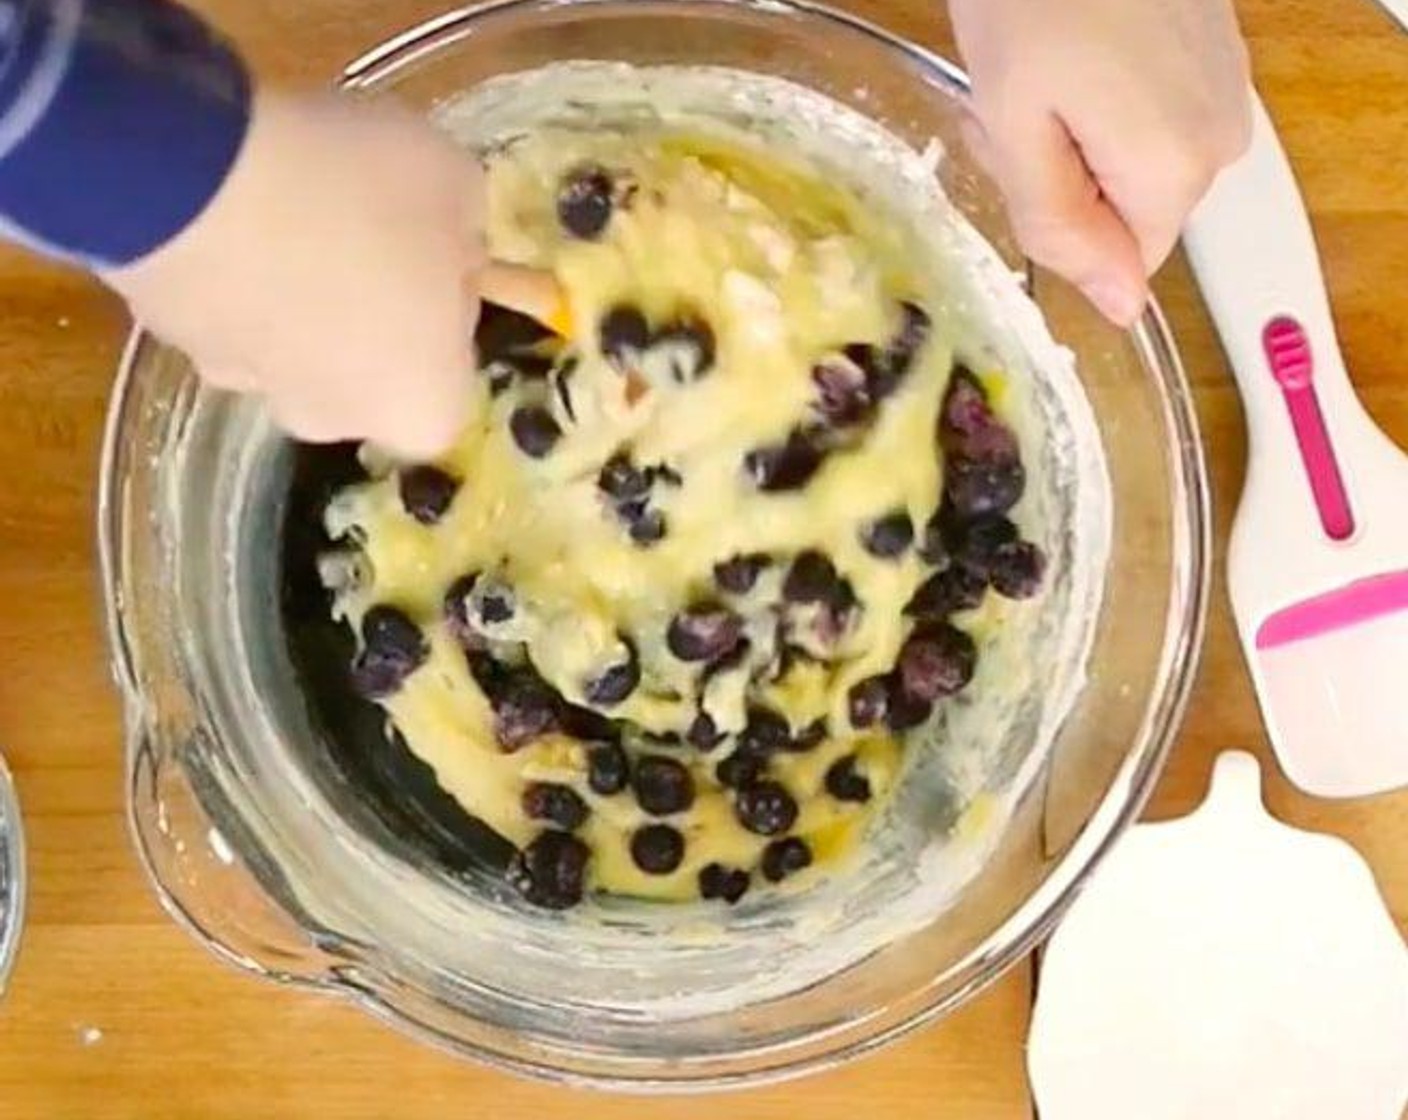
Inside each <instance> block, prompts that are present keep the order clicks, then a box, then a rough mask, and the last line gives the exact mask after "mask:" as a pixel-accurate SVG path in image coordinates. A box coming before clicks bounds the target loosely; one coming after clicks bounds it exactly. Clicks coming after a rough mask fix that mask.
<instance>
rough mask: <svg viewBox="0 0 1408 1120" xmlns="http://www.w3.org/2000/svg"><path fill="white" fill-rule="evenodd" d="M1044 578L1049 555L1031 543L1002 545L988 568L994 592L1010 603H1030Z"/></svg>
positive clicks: (1012, 542) (1013, 542)
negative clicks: (1020, 601)
mask: <svg viewBox="0 0 1408 1120" xmlns="http://www.w3.org/2000/svg"><path fill="white" fill-rule="evenodd" d="M1045 574H1046V554H1045V553H1043V552H1042V551H1041V549H1040V548H1038V547H1037V546H1036V545H1034V544H1032V543H1031V541H1010V542H1008V543H1006V544H1003V545H1000V546H999V547H998V549H997V551H996V553H995V554H994V555H993V558H992V563H991V564H990V565H989V568H988V578H989V579H991V580H992V587H993V590H994V591H996V592H997V593H998V594H999V595H1002V596H1003V597H1005V598H1008V599H1030V598H1031V597H1032V596H1033V595H1035V594H1036V593H1037V592H1038V591H1040V590H1041V581H1042V577H1043V576H1044V575H1045Z"/></svg>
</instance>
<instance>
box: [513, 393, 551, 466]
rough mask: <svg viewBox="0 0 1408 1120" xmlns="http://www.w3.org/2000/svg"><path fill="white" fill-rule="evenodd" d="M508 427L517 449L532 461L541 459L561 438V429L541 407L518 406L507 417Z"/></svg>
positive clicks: (549, 413)
mask: <svg viewBox="0 0 1408 1120" xmlns="http://www.w3.org/2000/svg"><path fill="white" fill-rule="evenodd" d="M508 426H509V431H510V432H512V433H513V442H514V443H516V444H517V445H518V449H519V450H520V451H522V452H523V454H525V455H527V456H528V457H529V458H532V459H541V458H543V457H544V456H545V455H547V454H548V453H549V452H550V451H551V450H552V449H553V448H554V447H556V446H557V441H558V440H559V439H561V438H562V429H561V428H560V427H559V426H558V423H557V421H556V420H554V419H553V416H552V413H551V412H549V411H548V410H547V409H546V408H543V407H542V405H536V404H524V405H519V406H518V407H517V408H515V409H514V410H513V415H512V416H510V417H509V420H508Z"/></svg>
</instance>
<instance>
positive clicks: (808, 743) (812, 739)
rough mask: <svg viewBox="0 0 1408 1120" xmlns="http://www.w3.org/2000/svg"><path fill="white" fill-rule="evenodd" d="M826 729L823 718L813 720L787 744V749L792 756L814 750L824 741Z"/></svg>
mask: <svg viewBox="0 0 1408 1120" xmlns="http://www.w3.org/2000/svg"><path fill="white" fill-rule="evenodd" d="M826 733H827V727H826V720H825V718H824V717H823V718H821V719H814V720H812V722H811V723H809V724H807V726H806V727H804V728H802V730H801V731H799V732H797V734H796V735H794V736H792V738H791V739H789V740H788V742H787V749H788V750H789V751H792V752H793V753H794V754H805V753H806V752H807V751H810V750H815V749H816V748H817V747H818V746H820V745H821V743H822V742H823V741H824V740H825V739H826Z"/></svg>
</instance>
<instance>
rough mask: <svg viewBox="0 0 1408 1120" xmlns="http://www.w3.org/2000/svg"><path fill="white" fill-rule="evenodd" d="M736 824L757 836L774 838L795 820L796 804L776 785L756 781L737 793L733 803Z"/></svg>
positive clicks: (788, 794)
mask: <svg viewBox="0 0 1408 1120" xmlns="http://www.w3.org/2000/svg"><path fill="white" fill-rule="evenodd" d="M733 811H734V815H735V816H737V817H738V823H739V824H741V825H742V826H743V827H744V828H746V829H747V830H748V831H749V832H755V833H757V834H758V835H759V836H776V835H778V834H779V833H782V832H786V831H787V830H788V829H789V828H791V827H792V826H793V824H795V823H796V821H797V802H796V801H795V800H794V799H793V797H792V795H791V794H790V793H788V792H787V791H786V790H785V789H783V788H782V787H781V786H780V785H778V784H777V783H776V782H770V781H766V780H763V781H757V782H753V783H752V784H751V785H746V786H744V787H743V788H742V789H741V790H739V791H738V795H737V797H736V798H735V799H734V802H733Z"/></svg>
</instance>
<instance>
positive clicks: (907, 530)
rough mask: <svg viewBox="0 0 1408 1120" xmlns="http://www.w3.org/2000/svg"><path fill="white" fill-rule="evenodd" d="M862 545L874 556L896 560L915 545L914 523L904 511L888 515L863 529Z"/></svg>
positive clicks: (861, 534) (899, 510) (861, 535)
mask: <svg viewBox="0 0 1408 1120" xmlns="http://www.w3.org/2000/svg"><path fill="white" fill-rule="evenodd" d="M860 540H861V545H862V546H863V547H864V548H865V550H866V552H868V553H870V554H871V555H872V556H878V557H879V558H880V559H882V560H894V559H895V558H897V557H899V556H903V555H904V554H905V552H906V551H907V550H908V549H909V546H910V545H911V544H913V543H914V522H913V521H911V520H910V517H909V514H908V513H907V512H906V511H905V510H902V509H897V510H895V511H894V512H892V513H887V514H886V515H885V516H884V517H881V518H878V519H877V520H875V521H872V522H870V523H869V524H868V525H866V526H864V527H863V528H862V529H861V533H860Z"/></svg>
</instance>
